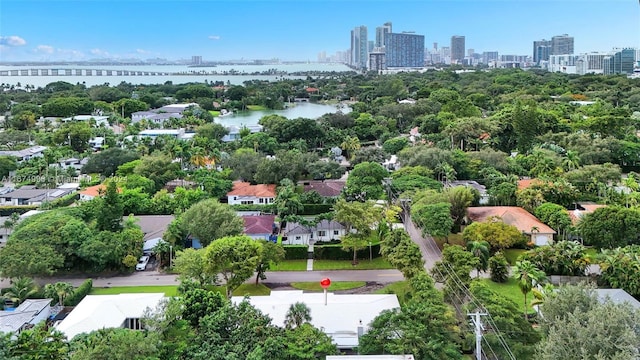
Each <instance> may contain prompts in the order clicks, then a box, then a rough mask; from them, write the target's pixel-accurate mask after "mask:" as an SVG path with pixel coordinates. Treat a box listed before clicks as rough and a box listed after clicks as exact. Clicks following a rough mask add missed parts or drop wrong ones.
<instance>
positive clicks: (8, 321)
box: [0, 311, 38, 333]
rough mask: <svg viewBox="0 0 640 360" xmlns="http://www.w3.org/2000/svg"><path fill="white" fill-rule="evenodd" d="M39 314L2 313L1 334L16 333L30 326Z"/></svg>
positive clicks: (32, 312) (0, 315)
mask: <svg viewBox="0 0 640 360" xmlns="http://www.w3.org/2000/svg"><path fill="white" fill-rule="evenodd" d="M37 314H38V313H37V312H35V311H28V312H17V311H0V333H14V332H17V331H18V330H20V329H21V328H22V327H23V326H24V325H25V324H29V323H30V322H31V320H33V318H34V317H35V316H36V315H37Z"/></svg>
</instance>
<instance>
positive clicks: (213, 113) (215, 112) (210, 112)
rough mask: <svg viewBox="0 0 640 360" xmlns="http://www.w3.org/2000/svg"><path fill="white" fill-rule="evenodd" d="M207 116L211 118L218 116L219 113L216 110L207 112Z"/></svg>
mask: <svg viewBox="0 0 640 360" xmlns="http://www.w3.org/2000/svg"><path fill="white" fill-rule="evenodd" d="M209 114H211V116H214V117H216V116H220V111H217V110H209Z"/></svg>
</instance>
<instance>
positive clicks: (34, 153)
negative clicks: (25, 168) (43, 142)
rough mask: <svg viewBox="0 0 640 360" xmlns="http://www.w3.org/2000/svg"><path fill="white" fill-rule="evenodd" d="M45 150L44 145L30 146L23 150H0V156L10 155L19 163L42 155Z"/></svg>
mask: <svg viewBox="0 0 640 360" xmlns="http://www.w3.org/2000/svg"><path fill="white" fill-rule="evenodd" d="M45 150H47V147H46V146H32V147H30V148H27V149H23V150H0V156H12V157H14V158H16V160H17V161H18V162H19V163H20V162H23V161H27V160H29V159H32V158H38V157H43V156H44V151H45Z"/></svg>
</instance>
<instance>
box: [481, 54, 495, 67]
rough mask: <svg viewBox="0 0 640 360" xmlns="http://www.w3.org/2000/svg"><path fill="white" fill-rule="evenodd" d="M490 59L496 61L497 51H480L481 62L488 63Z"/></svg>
mask: <svg viewBox="0 0 640 360" xmlns="http://www.w3.org/2000/svg"><path fill="white" fill-rule="evenodd" d="M492 61H498V52H497V51H485V52H483V53H482V63H483V64H489V63H491V62H492Z"/></svg>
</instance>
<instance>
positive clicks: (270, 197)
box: [227, 181, 276, 205]
mask: <svg viewBox="0 0 640 360" xmlns="http://www.w3.org/2000/svg"><path fill="white" fill-rule="evenodd" d="M227 198H228V201H229V205H267V204H272V203H273V201H274V200H275V199H276V185H275V184H257V185H251V184H250V183H248V182H244V181H236V182H234V183H233V188H232V189H231V191H229V192H228V193H227Z"/></svg>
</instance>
